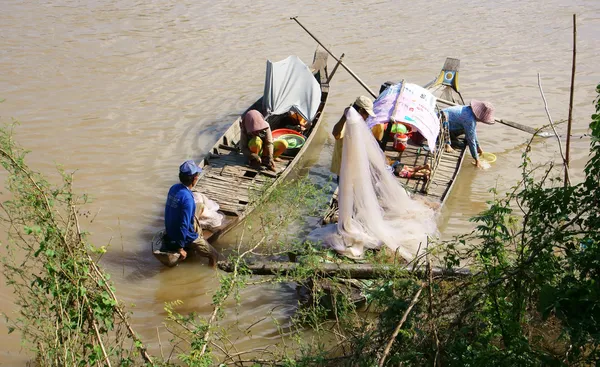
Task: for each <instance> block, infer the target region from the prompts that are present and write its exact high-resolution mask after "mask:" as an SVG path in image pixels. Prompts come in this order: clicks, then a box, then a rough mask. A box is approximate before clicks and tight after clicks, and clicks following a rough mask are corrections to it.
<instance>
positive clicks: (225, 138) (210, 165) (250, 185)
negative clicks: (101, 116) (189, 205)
mask: <svg viewBox="0 0 600 367" xmlns="http://www.w3.org/2000/svg"><path fill="white" fill-rule="evenodd" d="M327 56H328V55H327V53H326V52H324V51H323V50H322V49H321V48H317V50H316V51H315V54H314V57H313V64H312V66H310V70H311V72H312V73H313V75H314V77H315V78H316V80H317V82H318V83H319V85H320V91H321V100H320V103H319V106H318V108H317V110H316V114H315V116H314V118H313V119H312V121H311V122H312V125H311V126H310V127H309V128H308V129H307V130H305V131H304V132H303V133H302V134H303V135H304V136H305V142H304V144H303V146H302V147H301V148H299V149H295V150H291V149H288V150H286V152H285V153H284V154H283V155H281V156H280V157H279V158H280V160H279V161H278V162H275V168H276V172H271V171H267V170H256V169H253V168H251V167H250V166H249V165H248V164H247V159H246V157H244V155H243V154H242V153H241V149H240V147H239V141H240V122H241V119H242V116H243V114H244V113H246V112H247V111H249V110H253V109H255V110H258V111H260V112H261V113H262V114H263V115H266V112H267V111H265V108H264V105H263V98H264V96H262V97H260V98H259V99H258V100H257V101H256V102H254V103H253V104H252V105H251V106H250V107H248V109H246V110H245V111H244V113H243V114H242V115H240V117H238V118H237V119H236V120H235V121H233V123H232V124H231V126H230V127H229V128H228V129H227V131H225V133H224V134H223V135H222V136H221V137H219V139H218V140H217V142H216V143H215V144H214V145H213V147H212V148H211V149H210V151H209V152H208V153H207V154H206V155H205V157H204V158H203V159H202V161H201V162H200V163H199V166H200V167H202V170H203V171H202V173H201V174H200V179H199V180H198V183H197V184H196V186H195V187H194V189H193V190H192V191H197V192H201V193H202V194H204V195H206V196H207V197H208V198H209V199H211V200H214V201H215V202H217V204H219V207H220V212H221V213H222V214H224V216H225V217H224V220H223V224H222V225H221V226H220V227H219V228H217V229H216V230H213V231H208V230H204V237H205V239H207V240H208V241H209V242H213V241H215V240H216V239H218V238H219V237H221V236H222V235H224V234H225V233H227V232H228V231H230V230H231V229H233V228H234V227H235V226H236V225H237V224H239V223H240V222H242V221H243V220H244V218H246V217H247V216H248V215H249V214H250V213H251V212H252V211H253V210H254V208H255V206H256V203H258V202H260V198H261V197H264V196H265V195H268V194H269V193H270V192H271V191H272V190H273V189H275V187H277V185H278V184H279V183H280V182H282V181H283V180H284V179H285V178H286V177H287V176H288V175H289V173H290V172H291V171H292V169H293V168H294V167H295V166H296V165H297V164H298V162H299V161H300V160H301V159H302V156H303V155H304V153H305V152H306V151H307V150H308V149H310V146H311V142H312V141H313V138H314V136H315V135H316V134H315V132H316V131H317V129H318V128H319V126H320V125H321V121H322V116H323V110H324V109H325V105H326V104H327V99H328V96H329V83H330V81H331V78H332V77H333V74H334V73H335V71H336V69H337V65H336V67H335V68H334V69H333V70H332V71H331V73H328V70H327ZM287 118H289V117H288V116H287V114H280V115H270V116H268V117H267V119H266V120H267V122H268V123H269V125H270V126H271V129H272V130H275V129H277V128H279V127H284V126H285V124H286V119H287ZM290 151H291V152H290ZM163 236H164V232H161V233H157V234H156V235H155V236H154V238H153V240H152V251H153V254H154V255H155V256H156V257H157V258H158V259H159V260H160V261H161V262H163V263H164V264H168V265H169V266H172V265H173V263H175V262H176V261H175V260H176V259H173V257H175V258H178V254H172V253H166V252H162V251H160V249H161V247H162V238H163Z"/></svg>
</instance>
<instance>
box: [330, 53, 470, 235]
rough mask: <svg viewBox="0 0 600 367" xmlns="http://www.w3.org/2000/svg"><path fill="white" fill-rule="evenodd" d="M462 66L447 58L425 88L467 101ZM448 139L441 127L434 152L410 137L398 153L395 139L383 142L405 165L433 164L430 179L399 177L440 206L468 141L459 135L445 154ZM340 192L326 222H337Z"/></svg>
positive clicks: (390, 156) (392, 158)
mask: <svg viewBox="0 0 600 367" xmlns="http://www.w3.org/2000/svg"><path fill="white" fill-rule="evenodd" d="M459 66H460V60H458V59H453V58H447V59H446V62H445V63H444V66H443V67H442V70H441V71H440V73H439V76H438V77H436V78H435V79H434V80H432V81H431V82H430V83H428V84H426V85H425V86H424V88H426V89H427V90H429V91H430V92H431V93H432V94H433V95H434V96H436V97H437V98H441V99H444V100H448V101H451V102H454V103H458V104H464V100H463V98H462V95H461V94H460V92H459V87H458V70H459ZM391 84H394V83H393V82H386V83H384V84H383V85H382V86H381V90H380V93H381V92H383V90H385V88H386V87H387V86H389V85H391ZM445 107H447V106H446V105H444V104H441V103H438V109H439V110H441V109H443V108H445ZM388 136H389V135H388V134H387V133H386V136H385V138H387V137H388ZM445 139H446V132H445V131H444V129H442V128H441V126H440V133H439V137H438V141H437V143H436V150H435V152H430V151H429V149H427V144H426V143H415V142H414V141H413V140H411V139H409V140H408V143H407V146H406V149H405V150H404V151H403V152H398V151H396V150H395V149H394V147H393V141H387V142H384V143H385V150H384V152H385V155H386V157H387V158H388V160H389V161H391V162H394V161H401V162H402V163H403V164H404V165H407V166H412V167H415V166H420V165H424V164H429V165H430V167H431V175H430V177H429V180H422V179H415V178H400V177H396V179H397V180H399V181H401V182H402V185H403V186H404V187H405V188H406V189H408V190H409V191H411V192H413V193H414V194H415V195H425V196H427V197H429V198H431V199H433V200H434V201H437V202H439V204H440V207H441V206H442V205H443V204H444V203H445V202H446V199H447V198H448V196H449V194H450V192H451V191H452V188H453V187H454V182H455V181H456V178H457V176H458V173H459V171H460V167H461V165H462V161H463V159H464V155H465V144H464V141H463V139H462V138H460V140H459V142H458V144H456V145H455V146H454V152H452V153H446V152H445V151H444V146H443V142H444V141H445ZM337 194H338V190H337V189H336V190H335V192H334V193H333V196H332V199H331V200H330V205H329V208H328V210H327V211H326V213H325V215H324V216H323V220H322V222H323V224H328V223H335V222H337V214H338V203H337Z"/></svg>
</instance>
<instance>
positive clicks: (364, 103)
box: [354, 96, 375, 117]
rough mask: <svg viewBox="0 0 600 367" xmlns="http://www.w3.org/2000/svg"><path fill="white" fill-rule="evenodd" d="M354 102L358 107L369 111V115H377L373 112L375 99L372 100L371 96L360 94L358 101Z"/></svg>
mask: <svg viewBox="0 0 600 367" xmlns="http://www.w3.org/2000/svg"><path fill="white" fill-rule="evenodd" d="M354 104H355V105H356V107H360V108H362V109H364V110H365V111H367V113H368V114H369V116H371V117H375V112H373V101H371V98H369V97H366V96H360V97H358V98H357V99H356V101H354Z"/></svg>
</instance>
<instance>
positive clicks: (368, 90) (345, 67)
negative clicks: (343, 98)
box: [290, 17, 377, 98]
mask: <svg viewBox="0 0 600 367" xmlns="http://www.w3.org/2000/svg"><path fill="white" fill-rule="evenodd" d="M290 19H291V20H293V21H295V22H296V23H298V25H299V26H300V27H302V29H304V30H305V31H306V33H308V35H309V36H311V37H312V38H313V39H314V40H315V41H317V43H318V44H319V45H320V46H321V47H323V49H324V50H325V51H327V53H328V54H330V55H331V57H333V59H334V60H335V61H337V62H338V63H339V64H340V65H342V67H343V68H344V69H346V71H347V72H348V73H349V74H350V75H352V77H353V78H354V79H356V81H357V82H358V83H359V84H360V85H361V86H362V87H363V88H365V89H366V90H367V92H369V94H371V96H373V98H377V95H376V94H375V93H373V91H372V90H371V88H369V87H368V86H367V85H366V84H365V83H364V82H363V81H362V80H361V79H360V78H359V77H358V75H356V74H354V72H353V71H352V70H350V68H349V67H347V66H346V64H344V63H343V62H342V60H341V59H338V58H337V57H336V56H335V55H334V54H333V53H332V52H331V51H329V49H327V47H325V45H324V44H322V43H321V41H319V40H318V39H317V37H315V36H314V35H313V34H312V33H310V31H309V30H308V29H306V27H305V26H303V25H302V23H300V21H298V17H290Z"/></svg>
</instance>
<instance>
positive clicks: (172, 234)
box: [165, 183, 198, 250]
mask: <svg viewBox="0 0 600 367" xmlns="http://www.w3.org/2000/svg"><path fill="white" fill-rule="evenodd" d="M195 212H196V203H195V202H194V195H192V192H191V191H190V189H188V188H187V187H185V186H184V185H183V184H181V183H178V184H175V185H173V186H171V188H170V189H169V195H168V196H167V203H166V205H165V227H166V229H167V236H168V238H169V240H170V241H169V242H170V243H169V244H168V246H169V247H173V246H176V247H177V248H179V247H182V248H183V247H186V246H187V245H188V244H190V243H191V242H193V241H194V240H196V239H197V238H198V233H197V232H196V231H195V230H194V213H195ZM175 249H176V248H172V250H175Z"/></svg>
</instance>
